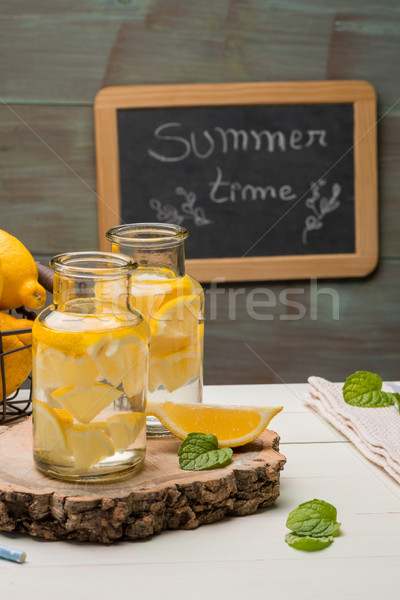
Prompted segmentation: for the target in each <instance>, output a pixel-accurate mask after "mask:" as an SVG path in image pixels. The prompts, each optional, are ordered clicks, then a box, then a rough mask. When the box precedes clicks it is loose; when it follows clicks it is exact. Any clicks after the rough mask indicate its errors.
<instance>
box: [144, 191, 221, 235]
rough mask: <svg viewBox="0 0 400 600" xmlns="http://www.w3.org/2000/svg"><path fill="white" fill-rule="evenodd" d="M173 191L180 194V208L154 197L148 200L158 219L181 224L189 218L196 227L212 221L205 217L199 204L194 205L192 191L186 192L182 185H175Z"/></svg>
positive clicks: (194, 195) (194, 199)
mask: <svg viewBox="0 0 400 600" xmlns="http://www.w3.org/2000/svg"><path fill="white" fill-rule="evenodd" d="M175 193H176V195H177V196H181V205H180V208H177V207H176V206H173V205H172V204H162V203H161V202H160V200H157V199H156V198H152V199H151V200H150V206H151V208H152V209H153V210H155V211H156V217H157V219H158V220H159V221H162V222H163V223H174V224H175V225H182V223H183V222H184V220H185V219H191V220H193V222H194V224H195V225H197V226H198V227H202V226H204V225H210V224H211V223H212V221H210V220H209V219H207V217H206V215H205V212H204V209H203V208H202V207H201V206H195V204H196V200H197V198H196V194H195V193H194V192H186V190H184V189H183V188H182V187H177V188H175Z"/></svg>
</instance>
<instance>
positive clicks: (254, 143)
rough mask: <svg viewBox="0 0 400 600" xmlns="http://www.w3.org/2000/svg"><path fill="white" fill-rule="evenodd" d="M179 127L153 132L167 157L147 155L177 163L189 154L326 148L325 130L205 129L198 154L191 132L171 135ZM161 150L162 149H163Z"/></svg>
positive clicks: (171, 125)
mask: <svg viewBox="0 0 400 600" xmlns="http://www.w3.org/2000/svg"><path fill="white" fill-rule="evenodd" d="M182 127H183V125H182V124H181V123H163V124H162V125H160V126H159V127H157V128H156V129H155V130H154V137H155V139H156V140H159V141H161V142H163V143H164V144H165V143H166V142H167V143H168V146H169V150H170V151H169V152H168V154H161V153H160V152H156V151H155V150H153V149H151V148H150V149H148V150H147V151H148V153H149V155H150V156H151V157H152V158H154V159H156V160H159V161H161V162H170V163H172V162H179V161H182V160H185V159H186V158H188V157H189V156H190V155H191V154H193V155H194V156H195V157H197V158H200V159H203V160H204V159H207V158H209V157H210V156H212V154H213V153H214V152H215V151H218V150H220V151H222V153H223V154H227V153H228V152H231V151H234V152H238V151H241V152H246V151H255V152H260V151H267V152H276V151H277V150H279V151H280V152H285V151H286V150H302V149H303V148H309V147H310V146H313V145H319V146H322V147H326V146H327V145H328V143H327V141H326V131H325V129H321V130H316V129H307V130H306V131H304V132H303V131H300V129H292V130H291V131H290V134H285V133H283V132H282V131H279V130H278V131H269V130H268V129H262V130H260V131H255V130H254V129H250V131H245V130H244V129H233V128H228V129H223V128H222V127H214V128H213V129H212V130H211V131H212V132H213V134H212V133H210V131H209V130H208V129H204V130H203V132H202V134H201V135H202V137H203V138H204V139H203V140H202V142H201V146H202V150H200V149H199V143H198V140H197V137H196V133H195V132H194V131H191V132H190V133H189V135H188V136H187V137H183V136H182V135H171V133H172V132H176V131H177V129H182ZM164 147H165V146H164Z"/></svg>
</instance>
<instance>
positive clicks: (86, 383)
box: [32, 252, 150, 482]
mask: <svg viewBox="0 0 400 600" xmlns="http://www.w3.org/2000/svg"><path fill="white" fill-rule="evenodd" d="M50 265H51V266H52V268H53V269H54V271H55V275H54V304H53V305H52V306H50V307H49V308H46V309H45V310H44V311H42V312H41V313H40V315H39V316H38V317H37V319H36V320H35V322H34V325H33V329H32V348H33V369H32V375H33V377H32V379H33V395H32V397H33V401H32V409H33V437H34V449H33V453H34V460H35V463H36V466H37V468H38V469H39V470H40V471H41V472H42V473H44V474H45V475H48V476H51V477H56V478H58V479H65V480H69V481H78V482H85V481H95V482H98V481H110V480H116V479H121V478H124V477H127V476H129V475H131V474H132V473H134V472H135V471H137V470H139V469H140V467H141V466H142V464H143V461H144V457H145V448H146V431H145V423H146V419H145V411H146V393H147V378H148V354H149V351H148V345H149V341H150V329H149V325H148V324H147V322H146V321H145V320H144V319H143V317H142V315H141V314H139V313H138V312H137V311H135V310H133V309H131V307H130V304H129V295H128V289H129V281H130V278H131V277H132V274H133V272H134V270H135V267H136V264H135V263H134V262H133V261H132V260H131V259H129V258H128V257H127V256H120V255H118V254H111V253H105V252H72V253H70V254H60V255H59V256H56V257H54V258H53V259H52V260H51V263H50Z"/></svg>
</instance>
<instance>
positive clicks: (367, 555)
mask: <svg viewBox="0 0 400 600" xmlns="http://www.w3.org/2000/svg"><path fill="white" fill-rule="evenodd" d="M305 388H306V385H305V384H293V385H245V386H209V387H206V388H205V398H204V400H205V402H214V403H223V404H266V405H267V404H271V405H272V404H273V405H280V404H283V405H284V411H283V412H282V413H280V414H279V415H278V416H277V417H275V419H274V420H273V421H272V423H271V429H274V430H275V431H277V432H278V433H279V434H280V436H281V446H280V449H281V452H282V453H283V454H284V455H285V456H286V457H287V464H286V467H285V470H284V471H283V473H282V475H281V495H280V498H279V499H278V501H277V502H276V504H275V505H274V506H273V507H272V508H270V509H267V510H265V511H262V512H260V513H258V514H255V515H251V516H246V517H233V518H228V519H225V520H224V521H221V522H219V523H215V524H213V525H205V526H202V527H200V528H198V529H196V530H191V531H166V532H163V533H161V534H160V535H158V536H156V537H154V538H151V539H148V540H146V541H142V542H121V543H117V544H114V545H112V546H100V545H94V544H76V543H73V542H45V541H41V540H37V539H33V538H29V537H27V536H23V535H20V534H18V535H17V534H5V533H1V532H0V544H7V545H10V546H15V547H17V548H20V549H22V550H25V551H26V552H27V562H26V563H25V564H22V565H18V564H14V563H10V562H8V561H5V560H0V598H1V599H2V600H3V599H4V600H10V599H14V598H15V599H26V598H29V599H30V600H31V599H36V598H38V599H40V600H46V599H51V600H63V599H64V598H68V599H70V598H74V599H76V600H80V599H81V598H86V597H90V598H91V599H95V600H100V599H103V598H104V599H107V600H114V599H117V598H132V599H133V598H134V599H135V600H144V599H158V598H163V600H169V599H171V600H181V599H182V600H200V599H201V600H204V599H205V598H207V600H214V599H218V600H228V599H229V600H247V599H249V598H252V597H254V598H260V599H264V598H273V599H274V600H280V599H282V600H286V599H288V600H289V599H293V600H302V599H303V598H304V599H307V600H309V599H319V598H324V600H329V599H334V600H337V599H340V600H345V599H346V600H347V599H348V600H357V599H360V600H369V599H371V600H372V599H374V600H375V599H376V598H378V599H379V600H390V599H396V600H397V599H398V598H399V597H400V486H399V485H398V484H397V483H396V482H395V481H394V480H392V479H391V478H390V477H389V476H387V475H386V474H385V472H384V471H383V470H381V469H380V468H378V467H375V466H374V465H373V464H372V463H370V462H369V461H367V460H366V459H364V458H363V457H362V456H361V455H360V454H359V452H358V451H357V450H356V449H355V448H354V447H353V446H352V445H351V444H350V443H349V442H348V441H347V440H346V439H345V438H344V437H343V436H342V435H341V434H339V433H338V432H337V431H336V430H335V429H333V428H332V427H331V426H329V425H327V424H326V423H325V422H323V421H322V420H321V419H320V418H319V417H318V416H316V415H315V414H314V413H312V412H311V411H310V410H309V409H308V408H306V407H305V406H304V405H303V403H302V402H301V400H300V395H301V393H302V391H303V390H305ZM313 498H320V499H323V500H326V501H328V502H330V503H332V504H334V505H335V506H336V508H337V510H338V520H339V521H341V523H342V527H341V535H340V536H339V537H337V538H335V541H334V543H333V544H332V545H331V546H330V547H328V548H326V549H325V550H322V551H320V552H315V553H306V552H301V551H298V550H295V549H293V548H290V547H289V546H288V545H287V544H285V542H284V537H285V534H286V533H287V531H288V530H287V529H286V527H285V523H286V518H287V515H288V513H289V512H290V511H291V510H292V509H293V508H295V507H296V506H297V505H298V504H300V503H301V502H305V501H307V500H311V499H313Z"/></svg>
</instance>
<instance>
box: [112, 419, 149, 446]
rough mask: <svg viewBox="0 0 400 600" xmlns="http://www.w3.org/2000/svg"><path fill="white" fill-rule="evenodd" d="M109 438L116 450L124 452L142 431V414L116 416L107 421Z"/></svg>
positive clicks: (144, 422)
mask: <svg viewBox="0 0 400 600" xmlns="http://www.w3.org/2000/svg"><path fill="white" fill-rule="evenodd" d="M107 423H108V428H109V431H110V436H111V439H112V441H113V442H114V446H115V448H116V449H117V450H126V449H127V448H128V446H130V445H131V444H133V442H134V441H135V440H136V438H137V437H138V435H139V433H140V432H141V431H142V430H144V427H145V424H146V417H145V414H144V413H140V412H130V413H124V414H118V415H114V416H112V417H110V418H109V419H107Z"/></svg>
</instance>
